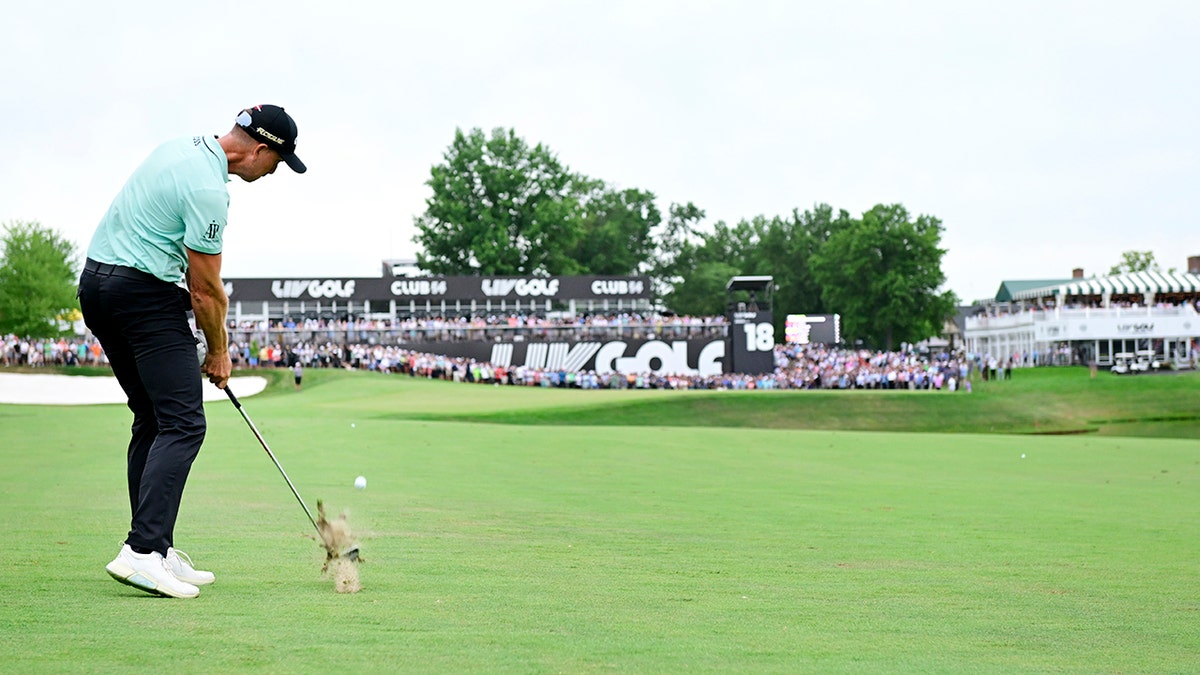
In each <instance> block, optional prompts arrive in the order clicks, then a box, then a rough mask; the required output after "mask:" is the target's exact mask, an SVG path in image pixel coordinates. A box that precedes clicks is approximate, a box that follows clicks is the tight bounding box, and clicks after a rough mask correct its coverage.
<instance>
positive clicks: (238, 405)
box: [225, 384, 321, 535]
mask: <svg viewBox="0 0 1200 675" xmlns="http://www.w3.org/2000/svg"><path fill="white" fill-rule="evenodd" d="M225 393H226V394H228V395H229V400H230V401H232V402H233V407H235V408H237V410H238V412H239V413H241V414H242V419H244V420H246V424H247V426H249V427H250V431H253V432H254V437H255V438H257V439H258V442H259V444H260V445H262V447H263V450H266V451H267V456H268V457H270V458H271V461H272V462H274V463H275V468H276V469H279V475H281V476H283V479H284V480H285V481H287V484H288V487H289V488H291V489H292V494H293V495H295V496H296V501H298V502H300V508H302V509H304V515H306V516H308V521H309V522H310V523H312V526H313V528H314V529H315V530H316V531H317V534H318V535H320V534H321V528H320V527H318V526H317V521H316V519H315V518H313V514H312V511H309V510H308V505H307V504H305V503H304V500H303V499H302V498H301V497H300V493H299V492H298V491H297V490H296V486H295V485H293V484H292V479H291V478H288V475H287V472H286V471H284V470H283V465H281V464H280V463H279V460H278V459H275V453H273V452H271V446H269V445H267V441H266V439H264V438H263V437H262V434H260V433H259V432H258V427H256V426H254V421H253V420H251V419H250V416H249V415H247V414H246V410H245V409H244V408H242V404H241V402H240V401H238V400H237V397H236V396H234V395H233V390H232V389H230V388H229V385H228V384H227V385H225Z"/></svg>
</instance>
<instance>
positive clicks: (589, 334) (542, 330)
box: [229, 312, 726, 344]
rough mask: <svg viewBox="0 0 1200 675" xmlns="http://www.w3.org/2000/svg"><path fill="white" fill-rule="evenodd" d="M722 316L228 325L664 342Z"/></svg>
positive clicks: (252, 333) (261, 335)
mask: <svg viewBox="0 0 1200 675" xmlns="http://www.w3.org/2000/svg"><path fill="white" fill-rule="evenodd" d="M725 324H726V320H725V317H720V316H715V317H712V316H710V317H692V316H680V315H666V314H645V315H643V314H639V313H636V312H617V313H592V314H579V315H576V316H573V317H569V318H568V317H545V316H538V315H536V314H507V315H502V314H489V315H487V316H482V315H474V316H462V317H442V316H431V317H408V318H403V319H396V320H391V319H367V318H356V319H340V320H331V319H313V318H309V319H301V320H299V321H297V320H295V319H283V320H271V321H242V322H231V323H230V327H229V332H230V337H231V339H234V340H238V341H243V342H250V341H252V340H257V341H259V342H285V341H313V340H317V341H331V342H339V343H347V344H351V343H356V342H363V343H368V344H371V343H388V344H395V343H404V342H413V343H420V342H465V341H472V342H474V341H480V340H486V341H499V340H509V339H516V340H518V341H520V340H550V339H555V338H573V339H580V340H599V339H614V338H632V339H639V338H642V339H663V338H668V339H670V338H675V339H682V338H701V337H709V336H719V335H721V334H723V332H724V330H725Z"/></svg>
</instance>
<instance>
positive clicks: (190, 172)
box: [87, 136, 229, 283]
mask: <svg viewBox="0 0 1200 675" xmlns="http://www.w3.org/2000/svg"><path fill="white" fill-rule="evenodd" d="M228 182H229V158H228V157H226V156H225V150H224V149H223V148H222V147H221V145H220V144H219V143H218V142H217V138H216V137H215V136H194V137H192V138H181V139H178V140H174V141H167V142H166V143H163V144H162V145H160V146H158V148H156V149H155V150H154V152H152V153H150V156H149V157H147V158H146V161H144V162H142V165H141V166H139V167H138V168H137V170H136V171H134V172H133V175H132V176H130V177H129V180H128V181H126V183H125V186H124V187H123V188H121V191H120V192H119V193H118V194H117V196H116V198H115V199H113V202H112V205H111V206H109V207H108V212H107V213H105V214H104V218H102V219H101V220H100V225H99V226H98V227H97V228H96V233H95V234H94V235H93V236H92V243H91V244H90V245H89V246H88V251H87V257H89V258H91V259H92V260H95V261H97V262H102V263H109V264H112V265H124V266H126V267H133V268H136V269H139V270H142V271H143V272H148V273H150V274H153V275H154V276H156V277H158V278H159V279H162V280H163V281H169V282H171V283H179V282H180V281H183V278H184V273H185V272H186V271H187V267H188V256H187V249H189V248H190V249H192V250H193V251H197V252H199V253H209V254H213V255H215V254H218V253H220V252H221V243H222V238H223V236H224V234H225V223H226V220H227V219H228V216H229V190H228V189H227V188H226V185H225V184H226V183H228Z"/></svg>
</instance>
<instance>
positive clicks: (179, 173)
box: [79, 105, 305, 598]
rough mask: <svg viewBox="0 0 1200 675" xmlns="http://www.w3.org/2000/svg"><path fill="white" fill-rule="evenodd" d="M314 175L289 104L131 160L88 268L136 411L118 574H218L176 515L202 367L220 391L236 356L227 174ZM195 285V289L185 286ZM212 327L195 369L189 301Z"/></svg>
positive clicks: (247, 177) (167, 584)
mask: <svg viewBox="0 0 1200 675" xmlns="http://www.w3.org/2000/svg"><path fill="white" fill-rule="evenodd" d="M281 161H282V162H286V163H287V165H288V166H289V167H291V168H292V170H293V171H295V172H297V173H304V171H305V166H304V163H303V162H301V161H300V159H299V158H298V157H296V123H295V121H293V120H292V117H291V116H290V115H289V114H288V113H286V112H284V110H283V108H280V107H279V106H274V105H259V106H254V107H253V108H247V109H245V110H243V111H242V112H241V113H240V114H239V115H238V116H237V120H236V123H235V124H234V126H233V128H232V129H231V130H230V131H229V133H227V134H225V135H224V136H222V137H220V138H217V137H216V136H193V137H190V138H181V139H178V140H174V141H168V142H167V143H164V144H162V145H160V146H159V147H158V148H157V149H155V150H154V151H153V152H152V153H151V154H150V156H149V157H148V158H147V159H146V160H145V161H144V162H143V163H142V165H141V166H139V167H138V168H137V170H136V171H134V173H133V175H132V176H131V177H130V178H129V180H128V181H127V182H126V183H125V186H124V187H123V188H121V191H120V192H119V193H118V194H117V196H116V198H115V199H114V200H113V202H112V205H111V206H110V207H109V209H108V212H107V213H106V214H105V215H104V217H103V218H102V219H101V220H100V225H99V226H98V227H97V228H96V233H95V235H94V236H93V237H92V241H91V244H90V245H89V246H88V251H87V261H86V262H85V263H84V267H83V273H82V274H81V275H80V277H79V305H80V308H81V309H82V311H83V318H84V322H85V323H86V324H87V327H88V329H89V330H91V332H92V334H93V335H95V336H96V338H97V339H98V340H99V341H100V344H101V346H103V348H104V351H105V353H107V354H108V360H109V363H111V364H112V370H113V374H114V375H115V376H116V378H117V381H118V382H120V384H121V388H122V389H124V390H125V395H126V396H127V397H128V399H129V409H130V410H131V411H133V427H132V438H131V439H130V441H129V451H128V481H129V507H130V511H131V512H132V518H131V524H130V529H129V534H128V536H127V538H126V539H125V545H124V546H123V547H122V548H121V552H120V554H118V555H117V557H116V559H115V560H113V561H112V562H111V563H109V564H108V566H107V567H106V569H107V570H108V573H109V574H110V575H111V576H112V577H113V578H114V579H116V580H117V581H120V582H121V583H124V584H128V585H130V586H134V587H136V588H139V589H141V590H144V591H147V592H150V593H155V594H158V595H164V596H170V597H174V598H193V597H196V596H197V595H199V593H200V589H199V588H198V586H201V585H204V584H210V583H212V582H213V580H214V576H213V574H212V573H211V572H204V571H199V570H196V569H195V568H193V567H192V564H191V560H190V559H189V558H188V557H187V556H186V555H184V554H181V553H180V552H179V551H177V550H175V540H174V539H175V537H174V533H175V520H176V517H177V516H178V515H179V503H180V500H181V498H182V496H183V488H184V484H185V483H186V482H187V477H188V472H189V471H190V469H191V466H192V462H193V461H194V460H195V459H196V455H197V453H199V452H200V445H201V444H202V443H203V442H204V432H205V421H204V405H203V400H202V396H201V385H202V382H201V377H200V372H203V373H204V374H205V375H207V376H208V379H209V381H210V382H212V383H213V384H215V385H216V386H217V387H220V388H224V387H225V384H226V383H227V382H228V381H229V375H230V372H231V371H232V370H233V365H232V363H231V361H230V358H229V351H228V345H229V339H228V337H227V335H226V332H225V312H226V310H227V309H228V307H229V299H228V298H227V297H226V296H225V290H224V286H223V283H222V281H221V244H222V240H223V237H224V234H225V222H226V217H227V214H228V210H229V192H228V190H227V188H226V183H228V182H229V177H230V175H235V176H238V177H239V178H241V179H242V180H244V181H246V182H253V181H256V180H258V179H259V178H262V177H263V176H266V175H267V174H270V173H274V172H275V168H276V167H277V166H278V165H279V163H280V162H281ZM185 282H186V289H184V288H183V286H182V285H181V284H184V283H185ZM189 310H192V311H193V312H194V314H195V318H196V325H197V327H199V328H200V329H201V330H203V331H204V333H205V335H206V336H207V338H208V353H207V356H206V357H205V358H204V362H203V364H200V366H199V371H200V372H197V359H196V353H197V352H196V339H195V337H194V336H193V334H192V331H191V328H190V327H189V326H188V317H187V312H188V311H189Z"/></svg>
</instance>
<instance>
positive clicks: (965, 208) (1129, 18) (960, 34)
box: [0, 0, 1200, 311]
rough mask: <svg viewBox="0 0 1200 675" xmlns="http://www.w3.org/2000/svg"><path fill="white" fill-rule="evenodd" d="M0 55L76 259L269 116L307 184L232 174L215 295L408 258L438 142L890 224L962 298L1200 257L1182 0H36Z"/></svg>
mask: <svg viewBox="0 0 1200 675" xmlns="http://www.w3.org/2000/svg"><path fill="white" fill-rule="evenodd" d="M0 62H2V63H3V64H4V66H3V68H2V69H0V116H2V117H0V120H2V122H3V123H2V124H0V149H2V151H3V155H2V156H3V161H2V163H0V222H7V221H12V220H37V221H40V222H41V223H42V224H43V225H45V226H48V227H51V228H53V229H55V230H58V231H59V232H60V233H62V234H63V235H64V236H66V237H67V238H69V239H71V240H72V241H74V242H76V243H77V244H78V246H79V247H80V250H81V251H83V250H85V249H86V247H87V244H88V242H89V241H90V239H91V234H92V231H93V229H94V228H95V225H96V223H97V222H98V220H99V218H100V217H101V216H102V215H103V213H104V211H105V209H106V208H107V207H108V204H109V202H110V201H111V200H112V198H113V196H114V195H115V194H116V192H117V191H118V190H119V189H120V187H121V185H122V184H123V183H124V182H125V179H126V178H127V177H128V175H129V173H130V172H131V171H132V170H133V169H134V168H135V167H136V166H137V165H138V164H139V163H140V162H141V160H142V159H144V158H145V156H146V155H147V154H148V153H149V152H150V151H151V150H152V149H153V148H154V146H156V145H157V144H158V143H160V142H162V141H164V140H167V139H170V138H175V137H182V136H192V135H195V134H198V133H210V134H223V133H224V132H226V131H228V129H229V128H230V127H231V126H232V125H233V119H234V117H235V115H236V114H237V112H238V111H239V110H241V109H242V108H244V107H248V106H250V105H254V104H258V103H276V104H279V105H283V106H284V107H286V108H287V110H288V111H289V112H290V113H292V114H293V116H294V117H295V118H296V121H297V123H298V125H299V129H300V137H299V143H298V154H299V155H300V157H301V158H302V159H303V160H304V161H305V162H306V163H307V164H308V167H309V170H308V173H306V174H304V175H296V174H293V173H291V172H290V171H289V170H288V169H287V168H286V167H284V166H282V165H281V166H280V169H279V171H277V172H276V173H275V175H273V176H268V177H267V178H265V179H263V180H261V181H259V182H257V183H255V184H246V183H243V182H242V181H241V180H240V179H238V178H236V177H235V178H234V179H233V180H232V181H231V182H230V183H229V191H230V195H231V199H232V204H231V207H230V224H229V227H228V229H227V230H226V234H225V252H224V253H225V255H224V272H225V276H228V277H259V276H264V277H265V276H297V277H304V276H359V277H371V276H378V275H379V273H380V269H381V268H380V261H381V260H382V259H384V258H399V257H410V256H413V255H415V252H416V247H415V244H414V243H413V242H412V238H413V235H414V232H415V230H414V227H413V218H414V216H417V215H419V214H420V213H422V212H423V211H424V208H425V199H426V198H427V197H428V195H429V188H428V187H426V186H425V181H426V180H427V179H428V177H429V169H430V167H431V166H432V165H434V164H436V163H438V162H440V161H441V159H442V155H443V153H444V152H445V150H446V148H447V146H449V144H450V142H451V141H452V140H453V135H454V130H455V128H456V127H460V128H463V129H464V130H466V129H470V128H473V127H480V128H483V129H485V130H490V129H492V128H494V127H505V128H512V129H515V131H516V133H517V135H518V136H520V137H522V138H524V139H525V140H527V141H528V142H530V143H531V144H533V143H538V142H540V143H543V144H545V145H547V146H549V147H550V149H551V150H552V151H554V152H555V153H556V154H557V155H558V157H559V159H560V160H561V161H562V162H563V163H565V164H566V165H567V166H569V167H570V168H571V169H572V170H575V171H580V172H582V173H585V174H588V175H590V176H593V177H595V178H599V179H602V180H605V181H607V182H609V183H611V184H615V185H617V186H619V187H636V188H640V189H644V190H649V191H651V192H653V193H654V194H655V195H657V196H658V199H659V206H660V207H661V209H662V210H663V212H664V213H665V212H666V210H667V207H668V206H669V205H670V204H671V203H672V202H678V203H684V202H688V201H691V202H694V203H696V204H697V205H698V206H700V207H701V208H703V209H704V210H705V211H706V212H707V214H708V222H709V223H712V222H716V221H718V220H723V221H726V222H728V223H730V224H732V223H735V222H737V221H739V220H741V219H747V218H752V217H754V216H756V215H766V216H774V215H786V214H789V213H791V211H792V210H793V209H797V208H798V209H800V210H805V209H809V208H812V207H813V205H815V204H818V203H828V204H830V205H832V206H833V207H834V208H835V209H845V210H847V211H849V212H851V213H852V214H854V215H858V214H861V213H862V211H864V210H866V209H868V208H870V207H871V206H872V205H874V204H877V203H897V202H898V203H902V204H904V205H905V206H906V207H907V208H908V209H909V211H910V212H912V213H914V214H918V213H920V214H929V215H933V216H936V217H938V218H940V219H941V220H942V222H943V225H944V227H945V233H944V236H943V239H942V242H943V247H944V248H946V249H947V251H948V252H947V254H946V256H945V259H944V264H943V269H944V270H945V272H946V275H947V277H948V283H947V286H948V287H949V288H950V289H951V290H953V291H954V292H955V293H957V294H958V296H959V297H960V298H961V299H963V300H966V301H970V300H975V299H978V298H982V297H987V296H991V295H993V294H994V293H995V291H996V288H997V286H998V285H999V283H1000V282H1001V281H1002V280H1004V279H1047V278H1063V277H1069V276H1070V274H1071V268H1073V267H1076V266H1078V267H1083V268H1084V269H1085V271H1086V272H1087V273H1088V274H1089V275H1090V274H1093V273H1104V272H1107V271H1108V268H1109V267H1110V266H1112V265H1113V264H1115V263H1117V262H1118V261H1119V259H1120V254H1121V252H1123V251H1126V250H1131V249H1135V250H1151V251H1153V252H1154V254H1155V257H1156V258H1157V259H1158V261H1159V262H1160V263H1161V264H1162V266H1163V267H1164V268H1168V267H1176V268H1181V269H1184V270H1186V265H1187V262H1186V258H1187V256H1189V255H1200V224H1198V223H1197V218H1196V215H1195V214H1196V209H1195V202H1196V199H1195V197H1196V192H1197V187H1198V185H1200V158H1198V152H1197V150H1198V147H1200V133H1198V132H1197V128H1198V127H1197V125H1198V122H1200V86H1198V85H1200V83H1198V82H1197V80H1198V77H1197V72H1200V71H1198V64H1200V3H1195V2H1185V1H1181V2H1155V1H1152V0H1151V1H1143V2H1138V3H1131V2H1062V1H1055V0H1049V1H1039V2H1026V1H1014V0H1008V1H1006V2H1003V3H1000V2H992V3H983V2H963V1H962V0H945V1H926V2H820V3H804V2H770V3H767V2H751V1H748V0H740V1H737V2H733V1H730V2H696V1H694V0H693V1H690V2H665V1H664V2H656V1H654V0H640V1H637V2H620V1H614V0H605V1H603V2H567V1H563V2H532V1H530V2H503V1H492V2H446V1H442V2H423V3H412V4H410V3H406V2H399V1H397V2H373V3H366V2H352V1H348V0H343V1H342V2H329V1H328V0H323V1H321V2H315V1H309V0H299V1H297V0H293V1H290V2H276V3H257V2H245V1H243V2H214V1H208V0H204V1H193V2H186V3H174V2H140V1H137V2H129V1H125V2H120V3H115V2H113V3H110V2H96V1H94V0H89V1H78V0H71V1H67V2H62V1H58V2H26V3H19V4H15V5H13V6H10V7H6V9H5V10H4V12H3V20H2V22H0ZM777 309H778V310H780V311H804V310H805V308H804V307H795V308H792V307H789V308H777Z"/></svg>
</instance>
